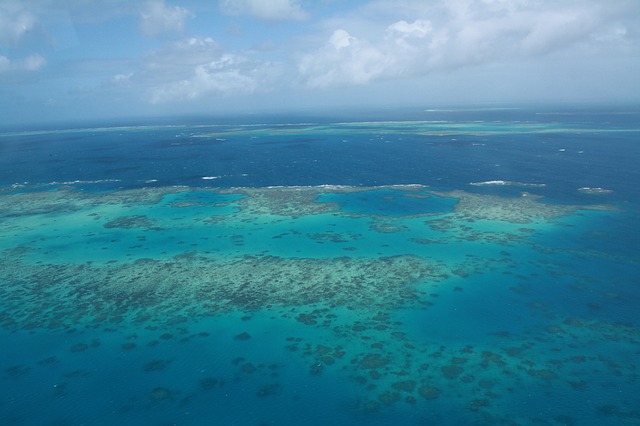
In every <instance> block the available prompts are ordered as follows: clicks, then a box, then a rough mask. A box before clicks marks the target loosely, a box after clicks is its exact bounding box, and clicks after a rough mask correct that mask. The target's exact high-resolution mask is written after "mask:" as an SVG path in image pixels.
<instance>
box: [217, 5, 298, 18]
mask: <svg viewBox="0 0 640 426" xmlns="http://www.w3.org/2000/svg"><path fill="white" fill-rule="evenodd" d="M220 9H221V10H222V11H223V12H224V13H226V14H229V15H249V16H253V17H255V18H258V19H264V20H267V21H289V20H294V21H299V20H303V19H306V18H307V17H308V14H307V12H305V11H304V10H303V9H302V7H300V4H299V2H298V1H297V0H220Z"/></svg>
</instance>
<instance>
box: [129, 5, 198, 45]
mask: <svg viewBox="0 0 640 426" xmlns="http://www.w3.org/2000/svg"><path fill="white" fill-rule="evenodd" d="M192 16H193V13H191V12H190V11H188V10H187V9H185V8H183V7H179V6H167V5H165V3H164V1H162V0H150V1H148V2H147V3H146V5H145V7H144V8H143V9H142V11H141V12H140V30H141V31H142V33H143V34H145V35H149V36H154V35H158V34H163V33H167V32H182V31H183V30H184V26H185V21H186V20H187V18H189V17H192Z"/></svg>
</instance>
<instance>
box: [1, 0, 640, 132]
mask: <svg viewBox="0 0 640 426" xmlns="http://www.w3.org/2000/svg"><path fill="white" fill-rule="evenodd" d="M638 76H640V1H639V0H607V1H603V0H386V1H379V0H218V1H216V0H208V1H205V0H148V1H136V0H0V125H11V124H22V123H26V124H28V123H38V122H49V121H70V120H89V119H102V118H104V119H116V118H127V117H153V116H177V115H189V114H198V115H216V114H233V113H243V114H251V113H262V112H276V113H278V112H283V113H286V112H296V111H308V112H312V111H316V110H317V111H327V110H329V111H330V110H332V109H334V110H335V109H348V108H360V107H379V108H388V107H396V106H424V107H430V106H442V105H501V104H522V103H590V102H605V103H606V102H608V103H617V102H623V103H640V77H638Z"/></svg>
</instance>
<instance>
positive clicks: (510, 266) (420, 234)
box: [0, 186, 640, 424]
mask: <svg viewBox="0 0 640 426" xmlns="http://www.w3.org/2000/svg"><path fill="white" fill-rule="evenodd" d="M377 189H379V188H354V187H286V188H232V189H213V188H211V189H189V188H183V187H170V188H155V189H151V188H146V189H135V190H127V191H119V192H109V193H86V192H79V191H74V190H72V189H69V188H61V189H59V190H56V191H47V192H31V193H12V194H5V195H3V196H2V197H0V211H1V212H3V213H2V221H1V222H0V250H1V251H2V258H1V259H0V268H1V269H2V271H3V274H4V278H3V279H4V281H5V283H8V285H5V286H3V287H2V288H1V289H0V292H1V293H0V296H1V298H2V300H3V301H5V302H4V303H3V306H2V310H1V312H0V324H1V325H2V326H3V327H4V328H5V329H7V330H12V331H16V332H23V331H25V330H32V331H37V330H43V329H49V330H70V329H74V328H86V329H91V328H105V327H108V328H111V329H116V330H117V329H121V328H125V329H126V328H132V327H133V328H135V327H140V328H144V329H147V330H156V329H158V328H161V329H171V328H172V327H174V328H175V327H181V326H185V325H186V324H192V323H194V322H195V323H197V322H198V321H204V322H206V321H214V320H215V321H222V322H224V321H225V318H229V317H237V316H241V315H243V314H245V315H253V316H254V317H256V318H262V319H263V320H264V321H267V322H268V321H269V318H271V320H273V321H276V319H275V318H277V321H278V324H281V322H284V323H285V324H286V323H289V324H291V329H292V330H296V331H295V333H298V334H295V336H303V337H291V338H288V339H287V341H286V342H280V349H281V350H283V349H284V350H285V351H286V352H288V353H292V354H294V356H295V357H296V359H298V360H299V362H300V363H301V364H302V365H304V366H305V368H306V369H307V370H308V372H309V374H310V375H311V376H317V375H320V374H324V375H330V376H336V377H341V378H342V380H344V381H345V382H346V383H348V386H347V388H348V389H349V392H352V393H353V395H355V397H354V398H355V400H356V401H357V406H358V407H359V409H360V410H362V411H363V412H364V413H369V412H371V413H376V412H379V411H380V410H400V411H402V410H416V407H418V408H417V409H418V410H422V409H426V408H428V407H429V404H436V403H440V404H450V405H451V407H450V410H451V411H452V412H453V411H455V410H456V409H460V408H461V407H463V408H464V410H466V411H465V413H466V414H465V416H468V417H466V418H467V419H471V420H474V421H476V420H477V421H483V422H492V421H496V422H505V424H509V423H508V421H510V420H509V419H507V418H506V417H505V414H504V413H511V415H512V416H514V419H515V420H514V421H516V420H517V417H518V416H522V417H523V418H529V417H530V416H532V415H533V412H534V411H536V410H539V409H540V407H539V405H538V404H539V400H536V401H534V402H532V403H531V407H530V408H524V409H522V408H519V409H518V410H514V409H512V408H513V407H521V406H522V404H525V401H526V400H527V393H531V392H533V393H539V392H548V393H549V394H550V395H551V397H553V398H558V399H566V401H563V403H564V404H565V405H567V406H569V407H570V406H571V404H572V403H573V396H572V395H573V394H574V393H576V392H578V393H579V392H581V391H584V390H585V389H586V388H588V387H589V386H590V384H589V383H590V381H592V380H594V379H595V380H596V381H597V380H598V377H599V376H603V377H604V376H607V375H614V376H615V375H618V376H620V375H621V376H622V377H625V378H628V381H630V380H631V378H632V377H633V375H634V374H635V371H634V369H635V364H633V363H629V364H624V363H620V362H613V361H611V358H610V357H609V358H607V357H602V356H597V355H593V354H591V355H584V353H585V352H587V351H586V349H587V348H590V347H593V345H600V344H602V342H609V348H608V349H609V350H610V351H611V352H610V353H612V354H615V353H616V352H619V353H621V354H627V353H632V352H634V351H637V348H638V345H640V333H639V330H638V329H637V328H635V327H633V326H630V325H624V324H618V323H609V322H604V321H591V320H587V319H585V318H580V317H562V316H558V315H552V314H551V313H550V311H549V309H548V306H546V305H545V304H544V303H539V304H536V302H535V300H534V301H532V302H531V303H530V304H529V305H528V307H527V308H528V309H530V310H531V312H533V315H532V316H533V318H534V319H533V320H526V319H523V318H520V317H519V316H518V315H519V313H518V312H517V309H516V310H514V312H512V313H509V309H510V308H509V307H508V306H506V305H500V304H497V302H495V301H491V300H487V301H486V304H483V303H478V300H483V299H482V298H483V297H486V296H487V295H488V294H494V293H495V294H496V295H497V294H501V295H503V294H505V293H506V294H512V295H515V296H518V295H519V294H520V293H526V291H527V290H526V289H523V286H522V285H519V284H518V283H519V282H525V281H526V280H527V279H530V278H531V277H535V276H543V275H546V274H549V271H548V268H549V265H550V262H551V263H552V260H551V258H550V257H549V256H547V255H548V253H547V249H545V248H544V247H540V246H538V245H537V244H536V243H535V242H534V239H533V238H532V236H540V235H547V236H548V235H553V234H554V233H561V232H562V231H563V229H565V228H566V227H567V226H572V224H573V225H577V224H579V223H580V222H581V221H582V220H584V217H585V215H592V214H593V215H597V214H601V213H605V212H610V208H609V207H607V206H588V207H585V206H581V207H580V208H578V207H576V206H566V205H562V206H559V205H551V204H545V203H541V202H540V201H539V200H538V198H537V197H535V196H532V195H529V194H523V196H521V197H519V198H501V197H494V196H486V195H477V194H471V193H467V192H463V191H454V192H449V193H435V192H431V191H430V190H429V188H426V187H422V186H406V187H391V188H390V187H385V188H384V189H385V190H389V189H391V190H394V191H399V192H402V193H403V194H404V195H403V196H412V197H413V199H415V200H416V202H425V203H428V200H429V197H430V196H438V197H450V198H454V199H455V200H457V202H456V204H455V208H454V210H453V211H450V212H440V213H429V214H418V215H413V216H407V217H389V216H379V215H370V214H365V213H349V212H345V211H343V210H342V209H341V208H340V205H337V204H333V203H321V202H317V201H316V200H317V198H318V197H319V195H320V194H327V193H353V194H357V193H358V192H361V191H372V190H377ZM421 200H422V201H421ZM558 254H560V255H566V253H564V252H559V253H558ZM552 266H553V265H552ZM525 274H526V275H525ZM559 279H560V278H559ZM460 297H461V298H460ZM497 297H498V296H496V298H497ZM611 297H615V296H614V295H612V296H611ZM456 298H458V299H456ZM464 300H467V301H471V300H473V301H474V302H473V303H471V304H470V305H472V306H474V307H475V308H474V309H480V311H477V312H469V311H466V312H462V311H463V309H462V306H463V305H462V302H463V301H464ZM456 303H459V304H460V315H461V316H460V318H448V317H447V316H446V314H445V313H443V312H439V309H440V310H441V309H443V308H442V307H443V306H447V307H448V309H450V310H451V312H455V311H456V309H457V308H456V305H455V304H456ZM483 306H484V307H485V308H486V311H483V310H482V309H483V308H482V307H483ZM34 307H38V309H34ZM496 310H500V312H498V314H499V315H497V314H496ZM474 315H477V318H480V319H481V320H480V321H475V322H476V323H478V324H475V323H474V319H473V317H474ZM492 315H495V316H496V318H497V317H498V316H500V317H501V318H505V317H506V318H508V317H509V315H513V318H514V323H513V324H510V323H504V322H500V321H498V320H496V321H495V322H493V321H492ZM429 320H431V321H432V322H429ZM425 321H427V323H426V325H425ZM462 323H466V324H467V325H466V326H465V328H464V330H462V329H457V328H456V327H457V326H456V324H462ZM301 328H302V329H313V330H316V331H314V332H310V333H300V330H301ZM271 344H273V342H271ZM624 356H626V355H624ZM265 362H266V361H265ZM245 365H246V364H245ZM243 368H246V369H251V368H250V367H243ZM629 383H630V382H629ZM157 396H158V398H160V397H161V395H157ZM445 401H446V402H445ZM623 404H624V402H623ZM525 405H526V404H525ZM510 407H511V408H510ZM440 409H441V410H442V407H440ZM622 410H623V411H622V414H621V416H622V417H623V418H624V416H625V414H624V413H632V409H631V408H630V407H627V406H623V407H622ZM445 411H446V410H445ZM529 411H530V412H529ZM516 412H517V413H519V414H515V413H516ZM631 415H632V414H629V416H631Z"/></svg>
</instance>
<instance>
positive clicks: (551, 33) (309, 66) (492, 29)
mask: <svg viewBox="0 0 640 426" xmlns="http://www.w3.org/2000/svg"><path fill="white" fill-rule="evenodd" d="M639 9H640V3H638V2H636V3H634V2H631V1H625V0H620V1H619V2H616V3H615V5H614V4H613V3H611V4H609V3H607V4H604V3H602V2H598V1H595V0H583V1H567V2H555V1H544V0H540V1H524V0H522V1H515V0H514V1H504V0H478V1H471V0H440V1H432V2H425V1H422V0H404V1H397V2H388V1H376V2H372V3H369V4H368V5H366V6H365V7H363V8H360V9H358V10H357V11H355V12H354V13H353V15H352V16H345V17H341V18H340V19H333V20H332V21H328V22H327V23H326V25H327V26H328V27H329V29H330V31H332V33H331V36H329V37H328V41H326V42H325V43H324V45H323V46H320V47H317V48H316V49H313V50H311V51H310V52H306V54H304V55H301V56H300V57H299V62H298V70H299V80H298V81H299V82H302V83H303V84H305V85H307V86H310V87H329V86H341V85H344V84H348V83H366V82H369V81H371V80H376V79H389V78H403V77H415V76H421V75H426V74H428V73H431V72H433V71H442V70H451V69H455V68H461V67H467V66H475V65H479V64H485V63H492V62H513V61H520V60H528V59H533V58H540V59H543V58H544V57H545V56H546V55H549V54H552V53H557V52H575V51H578V50H580V49H591V50H593V49H600V52H610V50H611V49H612V48H613V49H615V48H619V47H620V48H621V46H627V48H628V45H629V44H633V43H635V45H636V48H637V42H638V40H637V37H638V36H637V32H635V30H632V28H635V27H637V25H638V24H640V23H638V22H634V21H637V17H638V16H639V13H638V12H640V10H639ZM629 16H630V17H632V18H631V19H629V18H628V17H629ZM408 17H410V18H409V19H407V18H408ZM331 25H335V26H334V27H333V28H331ZM338 25H339V26H338ZM632 31H634V32H635V35H632ZM353 34H355V35H353ZM630 37H635V38H636V39H635V40H633V42H629V40H630ZM325 40H327V39H325ZM625 40H626V43H625ZM598 43H600V44H598Z"/></svg>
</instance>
